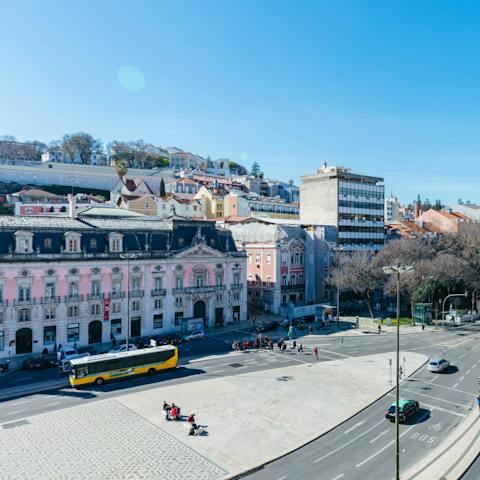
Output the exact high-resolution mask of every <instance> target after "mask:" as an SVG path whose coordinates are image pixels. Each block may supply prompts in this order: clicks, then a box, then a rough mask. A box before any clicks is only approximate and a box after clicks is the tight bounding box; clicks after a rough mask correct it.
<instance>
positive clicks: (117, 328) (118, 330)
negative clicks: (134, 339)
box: [110, 318, 122, 335]
mask: <svg viewBox="0 0 480 480" xmlns="http://www.w3.org/2000/svg"><path fill="white" fill-rule="evenodd" d="M110 326H111V332H112V335H121V334H122V320H121V319H120V318H114V319H112V321H111V322H110Z"/></svg>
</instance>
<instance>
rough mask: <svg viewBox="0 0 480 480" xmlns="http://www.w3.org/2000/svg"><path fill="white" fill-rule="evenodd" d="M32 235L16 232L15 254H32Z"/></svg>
mask: <svg viewBox="0 0 480 480" xmlns="http://www.w3.org/2000/svg"><path fill="white" fill-rule="evenodd" d="M32 240H33V233H31V232H16V233H15V252H16V253H31V252H32V243H33V242H32Z"/></svg>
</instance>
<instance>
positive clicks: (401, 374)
mask: <svg viewBox="0 0 480 480" xmlns="http://www.w3.org/2000/svg"><path fill="white" fill-rule="evenodd" d="M398 373H399V375H400V378H402V377H403V369H402V366H401V365H400V368H399V369H398Z"/></svg>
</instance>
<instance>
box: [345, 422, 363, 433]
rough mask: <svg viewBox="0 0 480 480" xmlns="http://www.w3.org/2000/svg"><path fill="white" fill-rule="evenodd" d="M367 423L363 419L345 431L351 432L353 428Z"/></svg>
mask: <svg viewBox="0 0 480 480" xmlns="http://www.w3.org/2000/svg"><path fill="white" fill-rule="evenodd" d="M364 423H365V420H362V421H361V422H358V423H356V424H355V425H354V426H353V427H350V428H349V429H348V430H345V432H344V433H350V432H351V431H352V430H355V429H356V428H357V427H359V426H360V425H363V424H364Z"/></svg>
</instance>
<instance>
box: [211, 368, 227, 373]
mask: <svg viewBox="0 0 480 480" xmlns="http://www.w3.org/2000/svg"><path fill="white" fill-rule="evenodd" d="M224 371H225V369H224V368H223V369H222V370H212V371H211V372H207V373H222V372H224Z"/></svg>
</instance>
